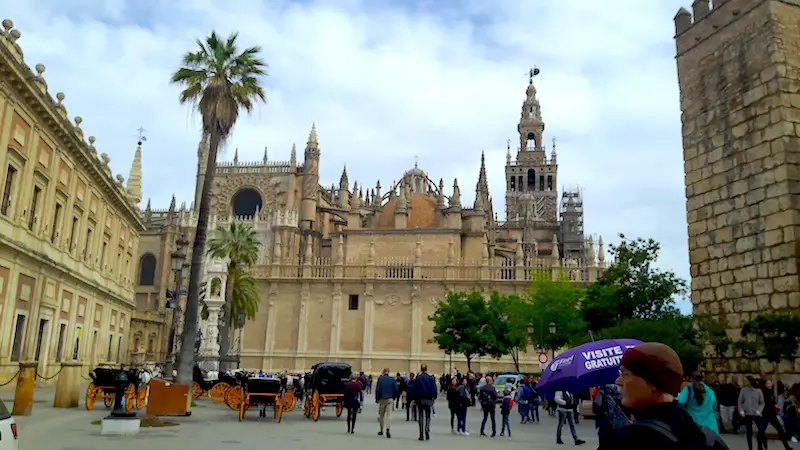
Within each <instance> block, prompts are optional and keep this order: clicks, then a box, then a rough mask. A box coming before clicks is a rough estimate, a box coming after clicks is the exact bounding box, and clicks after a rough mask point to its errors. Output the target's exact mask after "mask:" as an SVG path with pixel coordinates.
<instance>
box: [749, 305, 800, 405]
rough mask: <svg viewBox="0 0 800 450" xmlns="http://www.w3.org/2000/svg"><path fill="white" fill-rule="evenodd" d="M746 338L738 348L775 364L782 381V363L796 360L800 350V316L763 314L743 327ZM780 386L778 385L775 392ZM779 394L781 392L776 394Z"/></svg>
mask: <svg viewBox="0 0 800 450" xmlns="http://www.w3.org/2000/svg"><path fill="white" fill-rule="evenodd" d="M742 337H743V338H744V339H745V340H744V341H740V342H742V343H741V344H738V345H737V348H738V349H739V350H742V352H743V353H744V354H746V355H747V356H751V357H753V356H755V357H760V358H764V359H766V360H767V361H769V362H771V363H772V364H773V367H774V371H775V378H776V379H777V378H778V374H779V368H780V362H781V361H783V360H785V359H793V358H794V357H795V355H796V354H797V351H798V349H800V317H798V316H797V315H795V314H762V315H760V316H758V317H756V318H755V319H752V320H750V321H749V322H746V323H745V324H744V325H743V326H742ZM777 387H778V384H777V383H775V389H777ZM776 392H777V391H776Z"/></svg>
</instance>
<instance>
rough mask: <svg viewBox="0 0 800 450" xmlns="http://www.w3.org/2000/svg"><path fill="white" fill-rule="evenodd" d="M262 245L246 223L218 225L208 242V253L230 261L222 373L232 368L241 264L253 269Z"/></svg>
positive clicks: (222, 335) (221, 346)
mask: <svg viewBox="0 0 800 450" xmlns="http://www.w3.org/2000/svg"><path fill="white" fill-rule="evenodd" d="M260 245H261V244H260V243H259V242H258V238H257V237H256V232H255V231H254V230H253V228H252V227H251V226H250V225H248V224H244V223H237V222H231V223H230V224H229V225H228V226H227V227H225V226H223V225H219V226H217V230H216V233H215V235H214V237H213V238H212V239H210V240H209V241H208V254H209V255H211V256H212V257H214V258H218V259H225V258H227V259H228V260H229V262H228V273H227V274H226V276H227V281H226V285H225V304H224V305H223V307H222V317H223V320H222V326H221V327H220V330H219V336H220V338H219V354H220V356H221V357H222V360H221V361H220V370H221V371H225V370H227V369H228V362H227V360H226V359H225V357H227V356H228V355H229V354H230V328H231V325H232V324H233V323H234V321H233V320H232V319H233V318H234V317H236V315H235V314H233V313H232V311H231V305H232V303H233V300H234V299H233V296H234V287H235V286H234V285H235V280H236V273H237V269H239V267H240V265H244V266H250V265H251V264H253V263H255V262H256V259H257V258H258V249H259V246H260Z"/></svg>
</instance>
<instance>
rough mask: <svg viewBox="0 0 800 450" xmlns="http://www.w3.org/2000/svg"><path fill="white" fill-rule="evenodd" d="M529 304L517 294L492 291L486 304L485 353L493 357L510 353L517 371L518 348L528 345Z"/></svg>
mask: <svg viewBox="0 0 800 450" xmlns="http://www.w3.org/2000/svg"><path fill="white" fill-rule="evenodd" d="M529 307H530V305H529V304H528V303H527V302H525V301H524V300H522V298H521V297H520V296H519V295H514V294H511V295H507V294H501V293H499V292H497V291H492V293H491V294H490V295H489V302H488V304H487V308H488V315H489V320H488V324H489V328H488V330H487V331H488V336H489V337H490V339H489V340H488V341H487V344H488V346H487V349H486V353H487V354H488V355H490V356H492V357H494V358H501V357H503V356H505V355H511V359H512V360H513V361H514V367H516V369H517V372H519V350H520V348H522V349H524V348H525V347H527V345H528V339H529V337H528V331H527V329H528V322H527V318H528V317H530V312H529V311H528V309H529Z"/></svg>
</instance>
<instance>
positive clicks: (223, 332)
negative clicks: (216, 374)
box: [219, 260, 236, 372]
mask: <svg viewBox="0 0 800 450" xmlns="http://www.w3.org/2000/svg"><path fill="white" fill-rule="evenodd" d="M235 273H236V261H233V260H231V262H230V263H229V264H228V279H227V281H226V282H225V304H224V305H222V318H223V320H222V322H221V324H220V327H219V356H220V357H221V358H220V364H219V371H220V372H225V371H226V370H228V367H230V366H229V365H228V360H227V357H228V354H229V353H230V347H231V335H230V333H231V331H230V330H231V328H230V326H229V325H228V324H230V323H231V320H232V319H233V317H231V309H232V308H231V303H232V302H233V285H234V283H235V280H236V278H235V277H234V274H235Z"/></svg>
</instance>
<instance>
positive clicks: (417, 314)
mask: <svg viewBox="0 0 800 450" xmlns="http://www.w3.org/2000/svg"><path fill="white" fill-rule="evenodd" d="M419 300H420V286H419V284H413V285H411V366H412V367H417V368H418V367H419V355H420V353H421V350H422V345H421V342H420V335H421V330H422V323H423V322H422V305H421V304H420V301H419Z"/></svg>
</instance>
